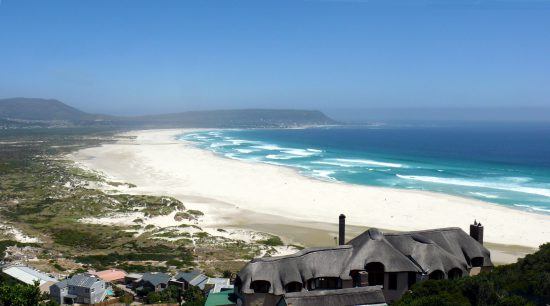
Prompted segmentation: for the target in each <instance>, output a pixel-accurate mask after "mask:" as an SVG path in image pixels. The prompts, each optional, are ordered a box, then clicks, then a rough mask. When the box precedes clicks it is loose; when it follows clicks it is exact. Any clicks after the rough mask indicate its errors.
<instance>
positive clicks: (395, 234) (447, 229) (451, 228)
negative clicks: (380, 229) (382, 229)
mask: <svg viewBox="0 0 550 306" xmlns="http://www.w3.org/2000/svg"><path fill="white" fill-rule="evenodd" d="M456 230H462V229H461V228H460V227H443V228H433V229H427V230H418V231H408V232H397V233H384V236H401V235H413V234H422V233H434V232H447V231H456Z"/></svg>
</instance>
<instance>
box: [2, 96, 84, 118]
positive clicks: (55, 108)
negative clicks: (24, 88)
mask: <svg viewBox="0 0 550 306" xmlns="http://www.w3.org/2000/svg"><path fill="white" fill-rule="evenodd" d="M0 118H3V119H16V120H40V121H53V120H72V121H75V120H83V119H91V118H93V115H90V114H87V113H85V112H83V111H80V110H78V109H76V108H74V107H71V106H69V105H67V104H65V103H63V102H61V101H58V100H53V99H50V100H46V99H34V98H10V99H2V100H0Z"/></svg>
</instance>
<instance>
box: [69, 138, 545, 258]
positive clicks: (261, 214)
mask: <svg viewBox="0 0 550 306" xmlns="http://www.w3.org/2000/svg"><path fill="white" fill-rule="evenodd" d="M189 131H191V130H181V129H180V130H146V131H134V132H129V133H126V134H124V135H125V136H136V138H135V139H130V138H127V139H124V140H120V141H119V142H117V143H115V144H105V145H102V146H101V147H94V148H87V149H83V150H80V151H78V152H75V153H73V154H72V155H70V156H69V157H70V158H71V159H72V160H74V161H76V162H77V163H78V164H79V165H81V166H82V167H85V168H89V169H93V170H96V171H100V172H102V173H103V174H104V175H106V176H107V177H109V178H111V179H113V180H117V181H123V182H128V183H133V184H136V185H137V187H136V188H132V190H131V192H132V193H144V194H156V195H168V196H174V197H176V198H178V199H180V200H182V201H183V202H184V204H185V205H186V207H188V208H191V209H199V210H201V211H203V212H204V213H205V218H206V220H207V221H208V222H209V223H210V224H219V225H228V226H235V227H242V228H247V224H252V223H259V222H261V223H264V224H267V223H269V224H279V225H280V226H281V227H285V226H286V225H287V224H289V226H290V224H292V223H293V224H292V226H303V227H306V228H307V227H308V224H311V223H312V222H317V223H332V224H334V223H336V222H337V220H338V215H339V214H341V213H344V214H345V215H346V216H347V224H349V225H350V227H351V226H352V225H353V226H358V227H378V228H382V229H391V230H399V231H401V230H403V231H405V230H406V231H408V230H422V229H430V228H439V227H461V228H462V229H464V230H465V231H466V232H468V227H469V225H470V223H472V222H473V221H474V219H477V220H478V221H480V222H481V223H483V224H484V226H485V241H487V242H489V243H497V244H506V245H519V246H526V247H532V248H536V247H538V246H539V245H540V244H542V243H544V242H547V241H550V216H548V215H539V214H534V213H530V212H524V211H520V210H515V209H509V208H505V207H502V206H498V205H495V204H490V203H485V202H481V201H477V200H472V199H465V198H460V197H455V196H449V195H445V194H437V193H430V192H422V191H411V190H400V189H390V188H380V187H367V186H358V185H350V184H344V183H336V182H325V181H321V180H315V179H311V178H307V177H304V176H302V175H300V174H299V173H297V172H296V171H294V170H293V169H289V168H286V167H280V166H274V165H267V164H261V163H253V162H244V161H238V160H232V159H228V158H223V157H219V156H216V155H214V154H213V153H211V152H208V151H205V150H201V149H198V148H195V147H193V146H192V145H191V144H190V143H185V142H182V141H179V140H176V139H175V136H176V135H180V134H182V133H185V132H189ZM289 220H291V221H289Z"/></svg>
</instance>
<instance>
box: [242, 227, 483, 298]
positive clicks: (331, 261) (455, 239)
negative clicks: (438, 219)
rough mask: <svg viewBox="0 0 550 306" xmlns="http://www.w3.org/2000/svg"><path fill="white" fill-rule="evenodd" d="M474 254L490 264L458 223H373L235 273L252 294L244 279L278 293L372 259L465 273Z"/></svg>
mask: <svg viewBox="0 0 550 306" xmlns="http://www.w3.org/2000/svg"><path fill="white" fill-rule="evenodd" d="M475 257H481V258H483V265H484V266H492V263H491V259H490V253H489V251H488V250H487V249H486V248H485V247H483V245H481V244H479V243H478V242H477V241H476V240H474V239H473V238H471V237H470V236H469V235H468V234H466V233H465V232H464V231H463V230H461V229H460V228H442V229H434V230H427V231H417V232H404V233H395V234H384V233H382V232H380V231H379V230H377V229H374V228H373V229H369V230H368V231H366V232H364V233H363V234H361V235H359V236H357V237H355V238H354V239H352V240H351V241H349V242H348V244H346V245H342V246H334V247H325V248H308V249H304V250H301V251H300V252H298V253H295V254H292V255H287V256H279V257H264V258H257V259H254V260H252V261H251V262H249V263H248V264H247V265H246V266H245V267H244V268H243V269H242V270H241V271H240V272H239V274H238V276H239V279H240V281H241V282H242V291H243V292H244V293H253V290H252V289H250V284H251V283H252V282H253V281H258V280H263V281H268V282H269V283H270V285H271V286H270V288H269V292H270V293H272V294H275V295H282V294H284V293H285V290H284V286H285V285H286V284H288V283H290V282H299V283H302V284H305V283H306V281H307V280H309V279H311V278H317V277H340V278H341V279H344V280H346V279H348V280H349V279H351V276H350V272H351V271H353V270H364V269H365V266H366V265H367V264H368V263H373V262H379V263H382V264H383V265H384V271H386V272H417V273H431V272H433V271H435V270H441V271H442V272H444V273H448V272H449V271H450V270H451V269H454V268H458V269H460V270H461V271H462V272H463V274H466V272H467V269H468V268H470V267H471V259H473V258H475Z"/></svg>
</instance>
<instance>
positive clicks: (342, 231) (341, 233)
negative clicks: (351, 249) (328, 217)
mask: <svg viewBox="0 0 550 306" xmlns="http://www.w3.org/2000/svg"><path fill="white" fill-rule="evenodd" d="M338 221H339V222H338V245H344V244H346V216H345V215H344V214H341V215H340V217H339V218H338Z"/></svg>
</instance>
